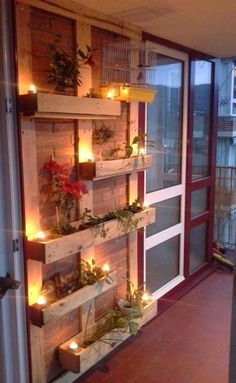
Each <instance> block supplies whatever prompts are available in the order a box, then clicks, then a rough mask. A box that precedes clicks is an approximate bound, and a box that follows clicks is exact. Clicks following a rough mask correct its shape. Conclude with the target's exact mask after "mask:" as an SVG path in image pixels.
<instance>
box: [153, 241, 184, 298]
mask: <svg viewBox="0 0 236 383" xmlns="http://www.w3.org/2000/svg"><path fill="white" fill-rule="evenodd" d="M146 275H147V289H148V290H149V291H151V292H152V293H153V292H155V291H156V290H158V289H159V288H161V287H162V286H164V285H165V284H166V283H168V282H169V281H171V280H172V279H173V278H175V277H176V276H177V275H179V236H176V237H174V238H171V239H169V240H168V241H165V242H163V243H161V244H160V245H157V246H155V247H152V248H151V249H149V250H147V253H146Z"/></svg>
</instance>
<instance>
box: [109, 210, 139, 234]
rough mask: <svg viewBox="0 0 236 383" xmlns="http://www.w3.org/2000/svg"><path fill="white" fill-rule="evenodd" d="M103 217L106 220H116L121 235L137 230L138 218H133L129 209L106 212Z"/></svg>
mask: <svg viewBox="0 0 236 383" xmlns="http://www.w3.org/2000/svg"><path fill="white" fill-rule="evenodd" d="M104 217H105V218H107V219H117V221H118V223H119V226H120V229H121V232H122V233H123V234H126V233H128V232H130V231H133V230H137V227H138V222H139V218H135V217H134V214H133V212H132V211H131V210H130V209H129V207H126V208H123V209H118V210H115V211H112V212H108V213H106V214H105V216H104Z"/></svg>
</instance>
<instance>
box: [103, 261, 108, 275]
mask: <svg viewBox="0 0 236 383" xmlns="http://www.w3.org/2000/svg"><path fill="white" fill-rule="evenodd" d="M102 270H103V271H104V272H105V273H109V271H110V266H109V265H108V263H105V265H103V267H102Z"/></svg>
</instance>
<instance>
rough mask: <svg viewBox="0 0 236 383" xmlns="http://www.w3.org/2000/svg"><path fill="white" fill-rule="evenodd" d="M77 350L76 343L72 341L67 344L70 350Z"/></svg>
mask: <svg viewBox="0 0 236 383" xmlns="http://www.w3.org/2000/svg"><path fill="white" fill-rule="evenodd" d="M77 348H78V344H77V343H76V342H74V341H73V342H71V343H70V344H69V349H70V350H76V349H77Z"/></svg>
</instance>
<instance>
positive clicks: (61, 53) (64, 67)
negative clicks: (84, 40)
mask: <svg viewBox="0 0 236 383" xmlns="http://www.w3.org/2000/svg"><path fill="white" fill-rule="evenodd" d="M48 49H49V53H50V60H51V61H50V68H51V69H50V70H49V72H50V74H49V76H48V81H49V83H53V84H55V90H57V91H61V92H64V91H65V90H67V89H75V87H76V86H80V85H81V84H82V78H81V72H80V68H81V67H84V66H86V65H89V66H91V67H92V66H94V65H95V63H94V61H93V58H92V50H91V48H90V47H89V46H88V45H86V52H83V51H82V50H81V49H80V48H79V47H78V46H77V47H76V48H75V50H74V51H65V50H64V49H60V48H59V47H58V40H56V41H55V42H54V44H49V46H48Z"/></svg>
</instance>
